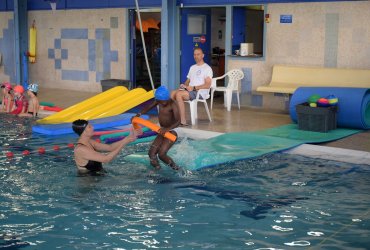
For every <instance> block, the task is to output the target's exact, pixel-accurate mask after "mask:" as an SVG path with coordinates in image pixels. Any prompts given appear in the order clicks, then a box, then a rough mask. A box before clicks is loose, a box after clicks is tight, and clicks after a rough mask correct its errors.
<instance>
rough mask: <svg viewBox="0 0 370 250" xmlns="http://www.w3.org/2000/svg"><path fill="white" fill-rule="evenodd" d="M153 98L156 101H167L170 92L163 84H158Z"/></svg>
mask: <svg viewBox="0 0 370 250" xmlns="http://www.w3.org/2000/svg"><path fill="white" fill-rule="evenodd" d="M154 96H155V99H156V100H158V101H168V100H169V99H170V92H169V91H168V89H167V88H166V87H165V86H160V87H159V88H157V90H156V91H155V95H154Z"/></svg>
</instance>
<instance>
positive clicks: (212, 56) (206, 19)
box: [180, 7, 226, 82]
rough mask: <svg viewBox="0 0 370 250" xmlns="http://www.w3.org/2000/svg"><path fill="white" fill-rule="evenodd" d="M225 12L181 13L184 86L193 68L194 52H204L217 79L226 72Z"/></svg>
mask: <svg viewBox="0 0 370 250" xmlns="http://www.w3.org/2000/svg"><path fill="white" fill-rule="evenodd" d="M225 22H226V8H224V7H212V8H183V9H182V11H181V38H180V40H181V60H180V62H181V69H180V70H181V74H180V75H181V79H180V80H181V82H184V81H185V80H186V76H187V74H188V71H189V69H190V66H191V65H193V64H194V63H195V62H194V58H193V50H194V48H197V47H199V48H201V49H202V50H203V52H204V61H205V62H206V63H207V64H208V65H209V66H211V68H212V70H213V75H214V76H221V75H223V74H224V72H225V30H226V24H225Z"/></svg>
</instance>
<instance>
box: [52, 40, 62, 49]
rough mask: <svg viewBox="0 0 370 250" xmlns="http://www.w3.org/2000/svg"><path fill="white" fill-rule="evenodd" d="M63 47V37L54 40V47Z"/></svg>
mask: <svg viewBox="0 0 370 250" xmlns="http://www.w3.org/2000/svg"><path fill="white" fill-rule="evenodd" d="M60 48H62V40H61V39H55V40H54V49H60Z"/></svg>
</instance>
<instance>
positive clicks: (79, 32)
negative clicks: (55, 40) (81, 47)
mask: <svg viewBox="0 0 370 250" xmlns="http://www.w3.org/2000/svg"><path fill="white" fill-rule="evenodd" d="M88 34H89V30H88V29H62V30H61V38H62V39H88Z"/></svg>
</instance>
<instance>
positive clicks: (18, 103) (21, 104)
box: [10, 85, 28, 115]
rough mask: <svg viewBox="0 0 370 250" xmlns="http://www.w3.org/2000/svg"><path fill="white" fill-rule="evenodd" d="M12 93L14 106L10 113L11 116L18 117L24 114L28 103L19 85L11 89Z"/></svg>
mask: <svg viewBox="0 0 370 250" xmlns="http://www.w3.org/2000/svg"><path fill="white" fill-rule="evenodd" d="M13 91H14V104H15V109H14V110H13V111H12V112H10V114H13V115H19V114H21V113H24V112H26V110H27V106H28V102H27V98H26V97H25V96H24V88H23V87H22V86H20V85H17V86H15V87H14V88H13Z"/></svg>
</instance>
